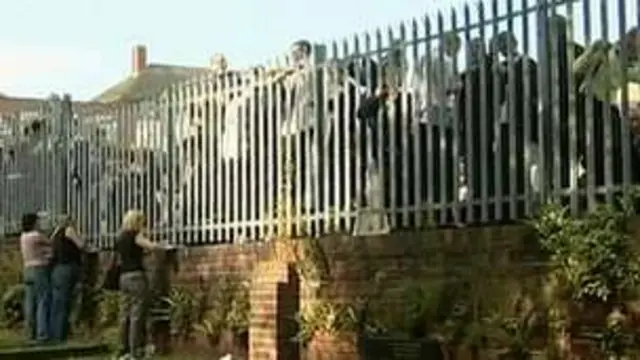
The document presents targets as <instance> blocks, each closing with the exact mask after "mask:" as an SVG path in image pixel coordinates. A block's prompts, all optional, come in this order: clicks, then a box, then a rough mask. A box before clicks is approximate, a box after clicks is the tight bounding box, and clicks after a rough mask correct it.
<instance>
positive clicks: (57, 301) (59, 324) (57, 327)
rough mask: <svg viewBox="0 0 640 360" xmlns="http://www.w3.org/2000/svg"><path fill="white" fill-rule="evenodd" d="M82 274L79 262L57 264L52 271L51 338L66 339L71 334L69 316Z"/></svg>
mask: <svg viewBox="0 0 640 360" xmlns="http://www.w3.org/2000/svg"><path fill="white" fill-rule="evenodd" d="M79 274H80V265H78V264H57V265H55V266H54V267H53V271H52V272H51V294H52V296H51V317H50V319H49V320H50V325H51V339H52V340H56V341H65V340H67V336H68V335H69V316H70V314H71V304H72V302H73V294H74V290H75V287H76V283H77V282H78V277H79Z"/></svg>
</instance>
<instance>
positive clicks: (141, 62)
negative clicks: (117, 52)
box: [132, 45, 147, 75]
mask: <svg viewBox="0 0 640 360" xmlns="http://www.w3.org/2000/svg"><path fill="white" fill-rule="evenodd" d="M146 67H147V47H146V46H144V45H136V46H134V47H133V56H132V72H133V74H134V75H137V74H138V73H140V72H141V71H142V70H144V69H145V68H146Z"/></svg>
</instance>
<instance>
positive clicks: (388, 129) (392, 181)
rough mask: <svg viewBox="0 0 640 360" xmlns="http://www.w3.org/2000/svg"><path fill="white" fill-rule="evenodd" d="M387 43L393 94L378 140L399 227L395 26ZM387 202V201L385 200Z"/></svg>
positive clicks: (390, 209)
mask: <svg viewBox="0 0 640 360" xmlns="http://www.w3.org/2000/svg"><path fill="white" fill-rule="evenodd" d="M387 43H388V45H389V51H388V52H387V54H386V57H387V66H388V68H387V70H386V72H387V74H385V75H386V79H385V81H386V82H387V85H388V86H389V89H390V91H391V94H392V95H393V97H392V98H390V99H389V101H387V106H386V107H384V106H383V107H382V109H384V110H385V111H386V112H387V114H386V118H387V119H388V121H387V122H384V125H385V129H383V130H382V132H381V133H380V134H379V135H380V141H379V142H378V146H380V147H382V148H383V150H382V151H383V155H382V157H380V158H379V161H380V169H384V170H383V173H384V175H381V176H380V177H379V179H380V180H381V181H382V182H384V180H383V179H387V178H388V179H389V186H387V187H386V188H385V189H384V192H385V194H384V198H387V199H389V202H388V203H387V204H386V206H388V209H387V211H388V213H389V215H390V217H391V221H390V222H391V226H392V227H394V228H395V227H397V226H398V210H399V209H398V208H399V206H398V194H397V191H396V189H398V188H399V186H400V184H398V176H397V174H398V173H399V172H398V164H397V161H396V157H395V156H394V154H393V152H394V151H395V150H396V149H397V146H398V144H397V140H398V137H397V136H398V135H397V134H396V130H397V129H396V127H395V124H396V123H397V122H398V121H399V119H397V116H396V114H397V110H396V108H397V104H398V96H400V94H399V91H400V90H401V89H400V88H399V86H400V84H398V82H397V80H396V78H397V76H398V74H397V73H398V71H399V69H398V64H396V59H395V57H396V55H397V54H396V52H397V48H398V40H397V39H396V37H395V34H394V33H393V28H392V27H391V26H389V27H387ZM382 117H383V118H384V117H385V116H384V115H383V116H382ZM385 138H388V141H389V143H388V144H387V143H386V141H387V140H386V139H385ZM386 157H388V160H387V161H388V162H389V163H388V164H389V165H388V168H386V163H385V158H386ZM383 203H385V202H383Z"/></svg>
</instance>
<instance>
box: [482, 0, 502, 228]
mask: <svg viewBox="0 0 640 360" xmlns="http://www.w3.org/2000/svg"><path fill="white" fill-rule="evenodd" d="M491 17H492V19H491V30H492V31H491V32H492V37H491V39H490V45H489V57H488V58H487V61H488V62H489V64H490V69H491V70H490V71H491V86H490V88H489V89H491V90H489V91H490V95H489V96H490V98H491V104H490V106H491V116H490V118H489V119H488V120H489V122H490V125H491V126H487V130H488V131H490V132H491V133H490V134H489V139H490V141H491V150H489V154H488V157H489V159H488V160H487V165H488V166H489V167H488V168H485V169H486V171H489V172H490V171H491V169H493V174H489V176H492V177H493V181H490V182H489V184H490V185H489V186H490V188H489V194H490V195H492V197H493V201H492V202H493V206H494V216H495V220H497V221H501V220H502V219H503V216H504V215H503V214H502V212H503V209H504V193H505V191H504V190H505V189H504V185H505V184H503V183H502V174H503V168H504V164H503V163H502V159H503V157H502V156H503V151H504V149H503V146H502V141H501V140H502V139H501V135H502V132H501V130H502V120H503V119H501V115H502V112H501V107H502V106H503V105H505V104H504V99H503V91H504V88H503V84H504V82H503V81H502V80H503V79H502V76H503V74H502V69H501V66H500V58H499V54H498V49H497V47H496V45H497V44H496V42H497V41H496V40H497V38H498V36H499V34H500V28H499V17H500V13H499V12H498V1H497V0H492V1H491ZM481 91H487V88H484V87H483V88H482V90H481ZM489 164H490V165H489Z"/></svg>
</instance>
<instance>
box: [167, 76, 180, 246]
mask: <svg viewBox="0 0 640 360" xmlns="http://www.w3.org/2000/svg"><path fill="white" fill-rule="evenodd" d="M177 96H178V86H177V85H172V86H171V87H170V89H169V92H168V94H167V108H166V113H167V125H166V126H167V139H166V141H167V145H166V148H167V155H166V161H167V164H166V165H167V166H166V173H167V204H166V206H165V209H164V211H165V212H166V215H165V219H166V224H167V227H168V228H167V231H168V235H169V236H168V237H169V243H170V244H172V245H177V244H178V239H177V233H176V229H177V226H176V225H177V224H176V223H175V214H174V212H175V192H176V179H175V171H176V169H175V167H176V161H175V155H176V154H175V153H176V151H175V146H176V145H175V136H176V135H175V130H176V129H175V118H176V115H177V114H178V106H177V103H178V99H177Z"/></svg>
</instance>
